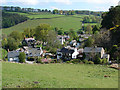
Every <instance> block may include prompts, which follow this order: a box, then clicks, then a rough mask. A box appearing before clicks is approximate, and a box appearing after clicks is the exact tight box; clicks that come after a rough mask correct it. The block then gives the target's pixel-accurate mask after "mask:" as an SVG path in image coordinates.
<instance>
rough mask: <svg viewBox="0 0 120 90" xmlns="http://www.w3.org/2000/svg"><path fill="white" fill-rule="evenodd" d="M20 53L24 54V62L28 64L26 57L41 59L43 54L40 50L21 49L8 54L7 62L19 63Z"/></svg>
mask: <svg viewBox="0 0 120 90" xmlns="http://www.w3.org/2000/svg"><path fill="white" fill-rule="evenodd" d="M20 52H24V53H25V54H26V62H28V60H27V58H28V57H33V58H34V57H41V55H42V54H43V50H42V48H41V47H40V48H30V47H23V48H19V49H17V50H15V51H9V52H8V61H9V62H19V58H18V57H19V54H20Z"/></svg>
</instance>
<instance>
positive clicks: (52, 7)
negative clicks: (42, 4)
mask: <svg viewBox="0 0 120 90" xmlns="http://www.w3.org/2000/svg"><path fill="white" fill-rule="evenodd" d="M50 8H51V9H58V10H60V9H59V8H57V7H54V6H51V7H50Z"/></svg>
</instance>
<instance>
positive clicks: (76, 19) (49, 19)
mask: <svg viewBox="0 0 120 90" xmlns="http://www.w3.org/2000/svg"><path fill="white" fill-rule="evenodd" d="M8 13H17V14H20V15H26V16H27V17H29V18H31V19H29V20H27V21H25V22H22V23H19V24H17V25H15V26H12V27H10V28H4V29H2V30H3V31H2V32H3V33H5V34H10V33H11V32H12V31H15V30H17V31H20V32H23V31H24V29H25V28H35V27H37V26H38V25H40V24H41V23H48V24H50V25H51V26H52V27H58V28H63V30H64V31H67V30H70V29H74V30H76V31H77V30H79V29H81V24H82V22H81V21H82V19H83V17H84V16H88V15H73V16H65V15H54V14H51V13H48V12H40V13H32V12H31V13H20V12H8ZM89 24H90V25H95V24H97V23H89ZM85 25H88V23H86V24H85Z"/></svg>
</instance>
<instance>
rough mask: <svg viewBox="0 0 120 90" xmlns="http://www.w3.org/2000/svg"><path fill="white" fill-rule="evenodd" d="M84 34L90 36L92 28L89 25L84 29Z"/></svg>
mask: <svg viewBox="0 0 120 90" xmlns="http://www.w3.org/2000/svg"><path fill="white" fill-rule="evenodd" d="M86 33H88V34H92V26H91V25H87V27H86Z"/></svg>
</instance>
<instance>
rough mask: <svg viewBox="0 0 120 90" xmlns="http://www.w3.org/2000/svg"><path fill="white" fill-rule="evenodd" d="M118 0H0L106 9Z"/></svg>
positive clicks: (33, 5) (37, 5)
mask: <svg viewBox="0 0 120 90" xmlns="http://www.w3.org/2000/svg"><path fill="white" fill-rule="evenodd" d="M118 2H119V0H0V4H1V5H2V6H19V7H25V8H27V7H30V8H36V9H37V8H40V9H49V10H53V9H62V10H92V11H108V9H109V8H110V6H116V5H118Z"/></svg>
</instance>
